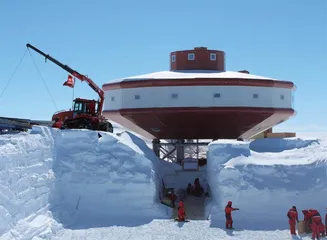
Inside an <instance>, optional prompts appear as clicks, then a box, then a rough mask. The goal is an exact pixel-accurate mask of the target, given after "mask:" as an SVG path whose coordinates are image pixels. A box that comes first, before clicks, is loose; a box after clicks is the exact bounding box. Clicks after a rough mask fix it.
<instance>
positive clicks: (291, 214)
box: [287, 206, 299, 235]
mask: <svg viewBox="0 0 327 240" xmlns="http://www.w3.org/2000/svg"><path fill="white" fill-rule="evenodd" d="M287 217H288V223H289V225H290V231H291V235H296V232H295V226H296V222H299V218H298V213H297V210H296V207H295V206H293V207H292V208H291V209H290V210H288V212H287Z"/></svg>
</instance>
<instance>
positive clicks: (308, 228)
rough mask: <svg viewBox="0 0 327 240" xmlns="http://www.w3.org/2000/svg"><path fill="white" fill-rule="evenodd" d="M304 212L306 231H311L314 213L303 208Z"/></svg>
mask: <svg viewBox="0 0 327 240" xmlns="http://www.w3.org/2000/svg"><path fill="white" fill-rule="evenodd" d="M302 213H303V215H304V224H305V229H306V231H305V232H306V233H311V224H312V219H311V217H312V214H311V212H310V210H302Z"/></svg>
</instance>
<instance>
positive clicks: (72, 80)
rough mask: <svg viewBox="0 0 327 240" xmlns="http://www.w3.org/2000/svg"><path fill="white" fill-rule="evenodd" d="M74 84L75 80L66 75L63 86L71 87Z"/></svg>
mask: <svg viewBox="0 0 327 240" xmlns="http://www.w3.org/2000/svg"><path fill="white" fill-rule="evenodd" d="M74 85H75V81H74V79H73V77H72V76H70V75H68V79H67V81H66V82H64V84H63V86H67V87H71V88H73V87H74Z"/></svg>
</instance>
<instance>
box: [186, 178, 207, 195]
mask: <svg viewBox="0 0 327 240" xmlns="http://www.w3.org/2000/svg"><path fill="white" fill-rule="evenodd" d="M186 193H187V194H188V195H194V196H196V197H201V196H202V195H203V194H205V191H204V189H203V187H202V186H201V184H200V179H199V178H196V179H195V180H194V185H193V186H192V184H191V183H189V184H188V185H187V188H186ZM206 194H207V193H206Z"/></svg>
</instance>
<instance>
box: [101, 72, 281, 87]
mask: <svg viewBox="0 0 327 240" xmlns="http://www.w3.org/2000/svg"><path fill="white" fill-rule="evenodd" d="M195 78H242V79H258V80H274V81H280V80H278V79H274V78H267V77H262V76H257V75H253V74H247V73H240V72H233V71H225V72H221V71H212V70H183V71H161V72H154V73H148V74H144V75H138V76H133V77H127V78H120V79H115V80H111V81H109V82H107V83H106V84H111V83H118V82H122V81H124V82H126V81H137V80H158V79H195Z"/></svg>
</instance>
